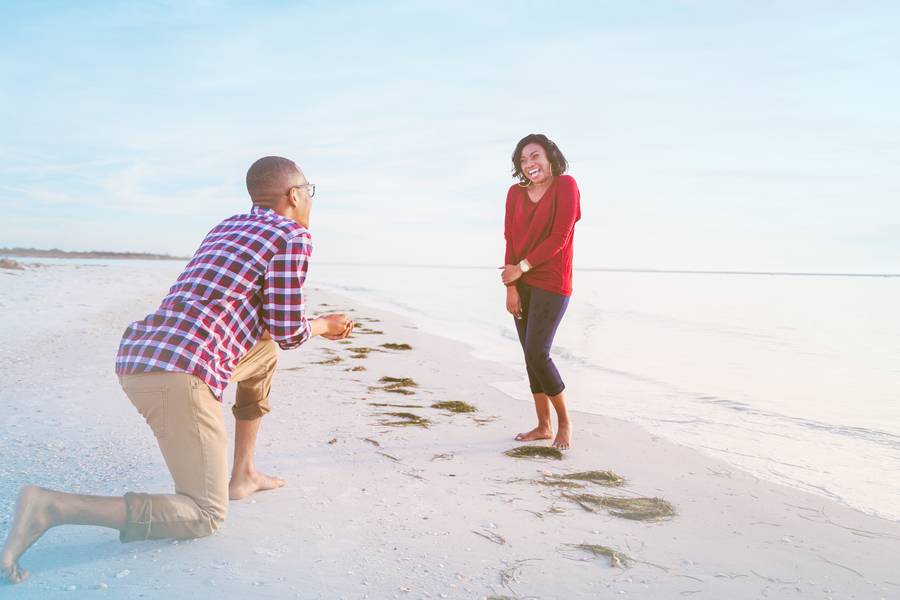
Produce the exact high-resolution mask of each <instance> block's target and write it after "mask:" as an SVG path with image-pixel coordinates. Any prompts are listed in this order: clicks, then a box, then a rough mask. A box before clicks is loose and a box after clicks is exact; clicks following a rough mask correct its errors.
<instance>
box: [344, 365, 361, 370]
mask: <svg viewBox="0 0 900 600" xmlns="http://www.w3.org/2000/svg"><path fill="white" fill-rule="evenodd" d="M345 370H346V371H365V370H366V368H365V367H364V366H362V365H357V366H355V367H348V368H347V369H345Z"/></svg>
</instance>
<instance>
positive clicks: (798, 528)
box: [0, 266, 900, 599]
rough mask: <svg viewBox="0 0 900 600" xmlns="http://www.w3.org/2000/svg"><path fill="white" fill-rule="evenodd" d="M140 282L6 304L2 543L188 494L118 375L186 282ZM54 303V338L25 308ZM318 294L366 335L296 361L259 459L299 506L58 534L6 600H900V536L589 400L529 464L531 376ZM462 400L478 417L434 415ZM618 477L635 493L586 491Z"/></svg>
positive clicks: (322, 303) (315, 307)
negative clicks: (173, 493) (59, 504)
mask: <svg viewBox="0 0 900 600" xmlns="http://www.w3.org/2000/svg"><path fill="white" fill-rule="evenodd" d="M173 268H174V267H173ZM176 270H177V269H176ZM125 272H127V271H126V270H125V269H124V268H120V267H116V268H115V269H114V268H108V269H104V268H101V267H97V268H93V269H91V268H87V267H85V268H83V269H82V271H81V272H80V273H79V272H76V270H75V269H74V267H70V266H53V267H43V268H40V269H27V270H26V271H24V272H17V273H15V274H11V273H9V272H2V273H0V277H2V279H0V281H3V283H4V285H5V284H6V283H7V282H9V281H13V280H12V279H11V278H18V279H16V285H17V287H15V290H14V292H13V293H11V294H10V295H9V296H5V297H3V308H4V311H5V312H6V316H5V317H4V320H3V327H4V338H5V339H10V340H13V342H14V343H13V344H11V345H7V344H4V347H3V348H2V350H0V352H2V355H0V359H2V360H3V362H4V364H5V365H6V367H7V377H6V385H4V386H3V389H2V391H0V398H2V400H3V406H4V407H5V410H4V411H3V413H2V414H0V448H2V450H3V451H2V453H0V480H2V482H3V483H2V485H0V537H3V538H5V536H6V532H7V530H8V526H9V522H10V519H11V517H12V507H13V504H14V501H15V494H16V492H17V490H18V488H19V487H20V486H21V485H22V484H24V483H37V484H40V485H45V486H48V487H54V488H62V489H66V490H69V491H77V492H82V493H92V494H121V493H123V492H125V491H127V490H136V491H163V490H169V489H171V483H170V482H169V480H168V473H167V472H166V470H165V467H164V465H163V463H162V459H161V457H160V455H159V452H158V450H157V449H156V446H155V441H154V439H153V436H152V434H151V432H150V430H149V428H147V426H146V425H145V424H144V422H143V421H142V419H141V417H140V416H139V415H138V414H137V412H136V411H135V410H134V408H133V407H132V406H131V405H130V403H129V402H128V400H127V399H126V397H125V396H124V394H123V393H122V392H121V390H120V389H119V387H118V384H117V381H116V378H115V375H114V373H113V360H114V357H115V350H116V346H117V344H118V340H119V336H120V335H121V332H122V330H123V329H124V327H125V326H126V325H127V324H128V323H129V322H130V321H132V320H135V319H138V318H140V317H142V316H143V315H144V314H146V313H147V312H149V311H150V310H152V309H153V308H154V307H155V306H156V303H157V302H158V300H159V298H160V297H161V295H162V294H163V293H164V290H165V287H164V286H165V285H166V283H167V282H168V278H169V277H170V275H171V274H170V273H168V271H166V270H165V269H160V271H159V274H158V277H156V279H154V278H145V279H143V280H141V281H134V282H129V281H127V280H126V281H123V280H122V277H121V276H122V273H125ZM22 278H31V279H32V280H33V281H28V280H26V279H22ZM79 285H80V286H83V287H82V288H78V286H79ZM104 286H105V287H104ZM31 289H34V290H39V295H40V302H43V304H41V306H44V307H45V309H46V310H47V312H48V314H47V319H43V317H42V315H41V314H40V313H38V314H34V313H29V312H28V311H27V310H24V309H23V308H22V304H23V302H24V301H25V300H27V298H28V293H31V292H27V290H31ZM35 293H36V294H38V292H35ZM308 298H309V303H310V310H311V312H312V313H313V314H319V313H323V312H331V311H337V310H341V311H347V312H349V313H350V314H352V315H353V317H354V318H355V319H357V320H358V322H359V327H358V329H357V332H356V333H355V334H354V336H353V337H352V339H351V340H347V342H348V343H337V342H328V341H326V340H319V339H317V340H313V341H312V342H310V343H308V344H307V345H306V346H304V347H303V348H301V349H300V350H296V351H291V352H281V354H280V363H279V372H278V374H277V375H276V380H275V383H274V388H273V391H272V396H271V405H272V407H273V410H272V413H271V414H270V415H268V416H267V417H266V418H265V421H264V423H263V426H262V431H261V434H260V446H259V449H258V457H257V458H258V463H259V466H260V468H261V469H262V470H264V471H266V472H270V473H273V474H277V475H280V476H281V477H283V478H285V479H286V480H287V482H288V483H287V486H286V487H284V488H282V489H280V490H277V491H274V492H266V493H260V494H256V495H255V496H253V497H251V498H250V499H248V500H244V501H240V502H233V503H232V504H231V509H230V510H231V512H230V515H229V517H228V520H227V522H226V524H225V526H224V527H223V529H222V530H221V531H220V532H219V533H217V534H216V535H213V536H211V537H209V538H205V539H201V540H197V541H192V542H180V543H179V542H171V541H162V542H158V541H156V542H141V543H134V544H128V545H122V544H120V543H119V542H118V534H117V532H115V531H112V530H103V529H99V528H84V527H61V528H57V529H55V530H51V531H50V532H49V533H48V534H47V535H46V536H45V537H44V538H42V539H41V540H40V541H39V542H38V543H37V544H36V545H35V546H34V547H33V548H32V549H31V550H29V551H28V552H27V553H26V554H25V555H24V557H23V559H22V564H23V566H25V567H26V568H28V569H29V570H30V571H31V572H32V575H31V577H30V579H29V580H28V581H27V582H25V583H24V584H21V585H19V586H10V585H2V586H0V596H3V597H9V598H41V599H44V598H56V597H60V598H71V597H102V596H104V595H105V596H108V597H115V598H172V597H176V598H177V597H195V598H212V597H216V598H221V599H230V598H244V597H247V596H251V597H254V598H347V599H351V598H353V599H355V598H372V599H376V598H410V599H412V598H416V599H419V598H547V599H551V598H560V599H562V598H565V599H570V598H598V597H599V598H613V597H615V598H682V597H687V598H713V599H717V598H729V599H739V598H748V599H749V598H766V597H767V598H804V599H805V598H823V599H824V598H834V599H837V598H897V597H900V576H898V575H897V572H896V564H897V559H898V557H900V523H897V522H893V521H888V520H885V519H880V518H877V517H873V516H869V515H866V514H863V513H861V512H859V511H856V510H854V509H851V508H849V507H846V506H844V505H841V504H838V503H836V502H832V501H830V500H828V499H825V498H822V497H819V496H813V495H811V494H807V493H804V492H801V491H797V490H794V489H791V488H787V487H783V486H779V485H776V484H773V483H770V482H765V481H762V480H759V479H757V478H755V477H753V476H751V475H748V474H746V473H744V472H742V471H739V470H736V469H734V468H732V467H729V466H728V465H726V464H725V463H722V462H719V461H717V460H715V459H712V458H709V457H707V456H705V455H703V454H700V453H699V452H697V451H695V450H692V449H689V448H686V447H683V446H679V445H676V444H673V443H671V442H668V441H666V440H664V439H661V438H659V437H655V436H652V435H650V434H648V433H647V432H646V431H644V430H642V429H641V428H639V427H637V426H636V425H633V424H630V423H628V422H624V421H619V420H615V419H610V418H604V417H602V416H596V415H589V414H583V413H579V412H578V406H577V404H575V405H573V407H572V408H573V409H574V412H573V416H574V422H575V427H576V429H575V436H574V447H573V449H571V450H569V451H567V452H565V453H564V456H563V458H562V459H561V460H554V459H548V458H513V457H510V456H508V455H506V454H504V452H505V451H508V450H510V449H513V448H516V447H519V446H521V445H520V444H518V443H516V442H514V441H513V439H512V438H513V436H514V435H515V433H517V432H519V431H522V430H526V429H528V428H530V427H531V426H532V420H533V414H532V408H531V406H529V405H528V404H526V403H523V402H521V401H518V400H515V399H513V398H510V397H509V396H507V395H505V394H503V393H502V392H500V391H499V390H498V389H496V388H495V387H493V385H492V384H496V383H498V382H504V381H510V380H514V379H517V378H519V377H520V376H521V374H520V373H517V372H512V371H510V370H508V369H507V368H505V367H501V366H499V365H496V364H494V363H490V362H486V361H479V360H477V359H475V358H473V357H472V350H473V349H472V348H470V347H468V346H466V345H464V344H460V343H458V342H453V341H448V340H446V339H443V338H440V337H436V336H433V335H430V334H427V333H425V332H423V331H420V330H419V329H416V328H415V327H414V326H413V325H411V324H410V323H409V322H408V321H407V320H406V319H405V318H404V317H403V316H402V315H398V314H393V313H389V312H385V311H382V310H376V309H373V308H370V307H366V306H361V305H358V304H355V303H353V302H352V301H351V300H349V299H347V298H344V297H341V296H339V295H336V294H334V293H332V292H329V291H327V290H324V289H318V288H316V287H315V286H310V288H309V292H308ZM67 307H72V310H74V308H75V307H78V311H77V314H78V315H79V316H78V318H77V320H68V319H66V318H64V317H65V311H66V310H67ZM54 311H56V313H57V317H59V319H58V322H54V324H53V325H52V326H47V325H46V323H48V322H50V321H49V319H50V315H51V314H52V313H53V312H54ZM60 311H62V312H63V315H62V316H60V315H59V314H58V313H59V312H60ZM29 314H31V316H30V317H29V316H28V315H29ZM28 318H33V319H36V321H35V322H34V323H33V325H34V326H33V328H32V329H33V331H34V332H35V333H34V334H33V335H29V333H28V332H29V329H30V324H29V322H28V321H27V319H28ZM38 323H40V324H41V326H40V327H39V326H38ZM384 378H393V379H392V380H384ZM394 380H400V381H394ZM404 380H407V381H404ZM392 384H393V385H392ZM597 393H602V391H598V392H597ZM232 400H233V390H232V389H229V390H228V392H227V393H226V399H225V403H226V405H230V403H231V402H232ZM447 401H462V402H465V403H468V404H470V405H472V406H473V407H474V409H475V411H474V412H469V413H455V412H452V411H450V410H447V409H443V408H434V407H433V405H434V404H437V403H440V402H447ZM391 413H397V414H391ZM227 421H229V426H231V425H232V423H231V422H230V421H231V419H230V418H229V419H227ZM544 445H545V446H546V445H549V444H548V443H544ZM607 470H608V471H612V472H614V473H616V474H618V475H619V476H621V477H622V478H623V479H624V482H623V483H622V484H621V485H618V486H609V485H600V484H597V483H591V482H585V481H582V480H577V479H564V478H563V476H565V475H571V474H577V473H583V472H588V471H607ZM885 476H894V475H893V474H887V473H886V474H885ZM578 485H582V486H583V487H575V486H578ZM587 495H589V496H587ZM599 498H607V500H597V501H598V502H599V503H600V504H592V499H594V500H596V499H599ZM608 498H626V499H633V498H659V499H662V500H664V501H665V502H666V503H668V504H669V505H671V507H672V508H673V509H674V514H673V515H671V516H662V517H661V518H657V519H651V520H635V519H631V518H625V517H626V516H627V515H625V516H623V514H622V512H623V511H625V512H626V513H627V510H626V509H622V508H621V507H620V508H618V509H617V508H616V507H617V506H618V504H617V502H616V501H615V500H612V501H610V500H608ZM659 505H662V506H664V507H665V506H667V505H665V504H661V503H657V506H659ZM587 546H592V547H593V548H594V550H597V551H599V552H603V551H602V550H601V548H600V547H601V546H602V547H605V548H607V549H609V550H610V551H612V556H610V555H608V554H602V553H601V554H599V555H595V554H593V553H592V551H591V550H590V549H589V548H588V547H587Z"/></svg>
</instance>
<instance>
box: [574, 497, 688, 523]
mask: <svg viewBox="0 0 900 600" xmlns="http://www.w3.org/2000/svg"><path fill="white" fill-rule="evenodd" d="M563 497H564V498H568V499H569V500H572V501H573V502H575V503H577V504H578V505H579V506H581V508H583V509H585V510H586V511H588V512H594V509H595V508H604V509H606V510H607V511H608V512H609V514H611V515H612V516H614V517H622V518H623V519H631V520H632V521H658V520H660V519H668V518H670V517H672V516H673V515H675V508H674V507H673V506H672V505H671V504H669V503H668V502H667V501H665V500H663V499H662V498H619V497H615V496H595V495H594V494H563Z"/></svg>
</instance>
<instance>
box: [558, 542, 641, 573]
mask: <svg viewBox="0 0 900 600" xmlns="http://www.w3.org/2000/svg"><path fill="white" fill-rule="evenodd" d="M566 546H568V547H569V548H573V549H575V550H582V551H584V552H587V553H588V554H591V555H593V556H605V557H606V558H608V559H609V566H611V567H619V568H621V569H624V568H627V567H629V566H631V557H630V556H628V555H627V554H623V553H622V552H619V551H618V550H613V549H612V548H609V547H607V546H601V545H599V544H566Z"/></svg>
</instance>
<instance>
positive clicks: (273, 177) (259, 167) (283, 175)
mask: <svg viewBox="0 0 900 600" xmlns="http://www.w3.org/2000/svg"><path fill="white" fill-rule="evenodd" d="M299 174H300V169H299V168H297V165H296V164H295V163H294V161H292V160H288V159H287V158H282V157H281V156H264V157H263V158H260V159H259V160H258V161H256V162H255V163H253V164H252V165H250V168H249V169H248V170H247V192H248V193H249V194H250V197H251V198H265V197H268V196H272V195H281V194H283V193H285V192H286V191H287V189H288V188H289V187H290V185H291V182H293V181H294V179H295V178H296V177H297V176H298V175H299Z"/></svg>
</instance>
